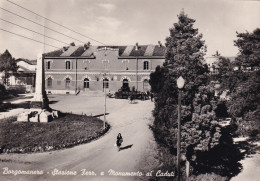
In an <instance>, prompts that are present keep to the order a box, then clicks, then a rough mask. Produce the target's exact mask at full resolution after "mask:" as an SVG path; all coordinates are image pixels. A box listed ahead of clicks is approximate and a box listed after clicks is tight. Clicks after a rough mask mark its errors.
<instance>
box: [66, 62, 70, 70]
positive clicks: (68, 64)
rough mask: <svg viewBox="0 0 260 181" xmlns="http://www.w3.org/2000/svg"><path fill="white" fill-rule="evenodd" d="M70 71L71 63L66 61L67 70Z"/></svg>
mask: <svg viewBox="0 0 260 181" xmlns="http://www.w3.org/2000/svg"><path fill="white" fill-rule="evenodd" d="M69 69H70V61H66V70H69Z"/></svg>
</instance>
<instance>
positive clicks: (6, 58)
mask: <svg viewBox="0 0 260 181" xmlns="http://www.w3.org/2000/svg"><path fill="white" fill-rule="evenodd" d="M16 70H17V65H16V61H15V59H14V58H13V57H12V55H11V54H10V53H9V51H8V50H6V51H5V52H4V53H3V54H2V55H1V56H0V72H4V77H3V79H4V84H6V83H7V79H8V78H9V76H10V74H11V73H12V72H15V71H16Z"/></svg>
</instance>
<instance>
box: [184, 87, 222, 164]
mask: <svg viewBox="0 0 260 181" xmlns="http://www.w3.org/2000/svg"><path fill="white" fill-rule="evenodd" d="M208 90H209V86H201V87H200V88H199V91H198V93H197V94H196V95H195V98H194V101H193V108H194V111H193V113H192V120H191V121H189V122H186V123H185V124H184V125H183V131H182V135H181V136H182V139H183V143H182V146H184V148H188V147H189V148H188V149H189V150H191V152H194V151H209V150H210V149H212V148H214V147H215V146H216V145H218V143H219V139H220V136H221V133H220V127H219V125H218V122H217V121H216V115H215V112H214V109H215V108H216V102H215V101H214V93H213V92H209V91H208ZM202 138H203V139H202ZM189 154H190V153H189V152H188V153H187V156H189V158H188V159H191V156H192V155H189Z"/></svg>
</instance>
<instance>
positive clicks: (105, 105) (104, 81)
mask: <svg viewBox="0 0 260 181" xmlns="http://www.w3.org/2000/svg"><path fill="white" fill-rule="evenodd" d="M106 75H107V74H106V73H104V74H103V87H104V89H105V90H104V91H105V104H104V108H105V110H104V124H103V129H106V112H107V110H106V109H107V95H106V88H107V80H106V78H105V77H106Z"/></svg>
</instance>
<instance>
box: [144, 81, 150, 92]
mask: <svg viewBox="0 0 260 181" xmlns="http://www.w3.org/2000/svg"><path fill="white" fill-rule="evenodd" d="M143 83H144V90H149V81H148V80H147V79H145V80H144V82H143Z"/></svg>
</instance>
